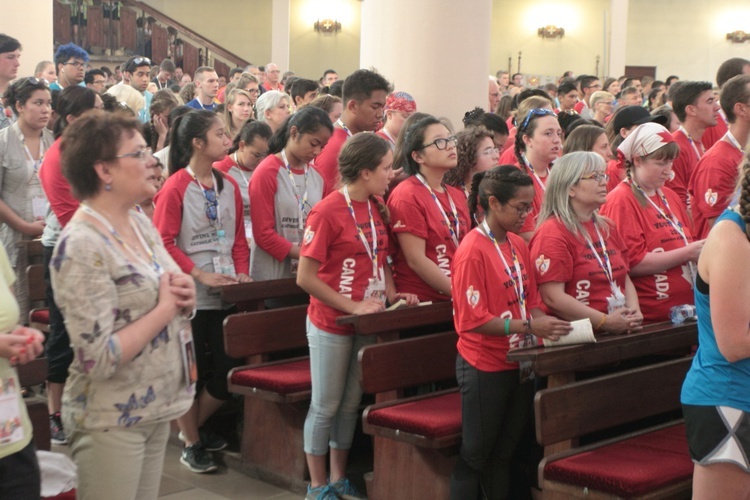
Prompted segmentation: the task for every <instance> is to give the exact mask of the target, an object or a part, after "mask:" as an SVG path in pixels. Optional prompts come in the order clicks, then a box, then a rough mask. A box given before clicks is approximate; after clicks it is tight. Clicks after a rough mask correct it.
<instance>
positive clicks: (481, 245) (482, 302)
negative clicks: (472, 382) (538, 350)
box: [451, 229, 540, 372]
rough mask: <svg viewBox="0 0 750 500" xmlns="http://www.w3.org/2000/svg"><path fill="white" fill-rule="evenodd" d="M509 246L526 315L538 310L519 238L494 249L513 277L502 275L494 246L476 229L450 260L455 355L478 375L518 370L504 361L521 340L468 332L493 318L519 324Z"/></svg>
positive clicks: (511, 237) (533, 282) (509, 238)
mask: <svg viewBox="0 0 750 500" xmlns="http://www.w3.org/2000/svg"><path fill="white" fill-rule="evenodd" d="M508 242H510V243H508ZM510 245H512V246H513V249H514V250H515V251H516V255H517V256H518V261H519V265H520V269H521V279H522V282H523V288H524V291H525V294H526V299H527V301H526V309H527V311H529V310H531V309H533V308H536V307H539V305H540V300H539V294H538V291H537V286H536V280H535V276H534V273H533V272H531V270H530V267H529V266H530V265H532V264H531V262H532V261H531V259H530V257H529V250H528V247H527V246H526V242H524V241H523V239H521V238H520V237H519V236H517V235H515V234H508V235H507V241H506V242H505V243H503V244H500V245H499V246H500V250H501V251H502V252H503V255H504V257H505V260H506V261H507V262H508V263H509V264H510V268H511V274H512V276H513V278H510V277H509V276H508V273H507V271H506V269H505V266H504V265H503V262H502V260H501V259H500V256H499V255H498V254H497V249H496V248H495V245H494V244H493V243H492V241H491V240H490V239H489V238H488V237H487V236H486V235H485V234H484V233H482V232H480V231H479V230H477V229H475V230H473V231H470V232H469V234H467V235H466V237H465V238H464V239H463V241H462V242H461V245H459V247H458V250H457V251H456V255H455V256H454V261H453V275H452V276H451V287H452V289H453V291H454V298H453V310H454V317H453V318H454V324H455V327H456V332H457V333H458V336H459V340H458V344H457V348H458V352H459V353H460V354H461V356H462V357H463V358H464V359H465V360H466V361H467V362H468V363H469V364H470V365H472V366H474V367H475V368H477V369H479V370H483V371H493V372H496V371H502V370H516V369H518V364H517V363H512V362H508V361H507V359H506V356H507V353H508V350H509V349H512V348H514V347H516V346H517V345H518V344H519V343H520V342H521V340H522V339H523V336H521V335H511V336H510V337H506V336H493V335H484V334H480V333H476V332H475V331H474V330H476V329H477V328H478V327H480V326H482V325H484V324H485V323H487V322H488V321H490V320H492V319H494V318H498V317H499V318H503V319H505V318H507V319H521V310H520V306H519V300H518V293H517V291H516V287H515V281H514V279H515V278H517V276H516V271H515V269H514V266H513V264H512V262H513V256H512V253H511V247H510ZM498 283H499V284H501V285H500V286H498Z"/></svg>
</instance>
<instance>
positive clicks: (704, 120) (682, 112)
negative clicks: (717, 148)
mask: <svg viewBox="0 0 750 500" xmlns="http://www.w3.org/2000/svg"><path fill="white" fill-rule="evenodd" d="M672 109H674V112H675V115H677V119H678V120H680V128H679V130H677V132H675V133H674V134H673V136H674V140H675V142H676V143H677V144H678V145H679V146H680V154H679V156H677V158H676V159H675V161H674V163H673V164H672V176H671V177H670V180H669V181H667V184H666V186H667V187H669V188H670V189H672V190H673V191H674V192H675V193H677V194H678V195H679V197H680V200H682V202H683V203H684V204H685V207H686V208H687V209H688V211H689V210H690V198H689V195H688V183H689V182H690V176H691V175H692V174H693V170H695V167H696V165H698V161H699V160H700V159H701V157H702V156H703V155H704V154H705V152H706V150H705V149H704V147H703V143H701V138H702V137H703V133H704V132H705V131H706V129H707V128H708V127H711V126H713V125H716V117H717V116H718V114H719V103H718V102H717V101H716V98H715V97H714V92H713V84H712V83H711V82H689V81H685V82H680V86H679V87H678V88H677V89H676V90H675V92H674V96H673V97H672Z"/></svg>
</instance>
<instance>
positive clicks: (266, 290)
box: [221, 278, 307, 312]
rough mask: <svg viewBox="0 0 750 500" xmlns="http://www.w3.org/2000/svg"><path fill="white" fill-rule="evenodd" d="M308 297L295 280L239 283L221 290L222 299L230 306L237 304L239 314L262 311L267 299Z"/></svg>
mask: <svg viewBox="0 0 750 500" xmlns="http://www.w3.org/2000/svg"><path fill="white" fill-rule="evenodd" d="M306 296H307V292H305V291H304V290H303V289H301V288H300V287H299V286H297V281H296V279H294V278H287V279H281V280H269V281H253V282H251V283H239V284H237V285H229V286H225V287H222V289H221V299H222V300H223V301H224V302H226V303H228V304H235V305H236V307H237V311H239V312H243V311H262V310H264V309H265V301H266V300H267V299H284V298H297V299H301V298H303V297H306Z"/></svg>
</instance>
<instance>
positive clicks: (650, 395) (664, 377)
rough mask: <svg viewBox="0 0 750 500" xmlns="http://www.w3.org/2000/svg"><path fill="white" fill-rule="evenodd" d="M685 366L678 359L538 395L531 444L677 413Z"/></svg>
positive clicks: (688, 361) (688, 362)
mask: <svg viewBox="0 0 750 500" xmlns="http://www.w3.org/2000/svg"><path fill="white" fill-rule="evenodd" d="M691 363H692V357H687V358H680V359H676V360H673V361H667V362H663V363H657V364H654V365H650V366H645V367H642V368H636V369H632V370H625V371H622V372H618V373H613V374H611V375H606V376H603V377H597V378H594V379H591V380H585V381H582V382H575V383H572V384H568V385H564V386H561V387H556V388H552V389H544V390H542V391H539V392H538V393H537V394H536V397H535V398H534V408H535V414H536V415H535V418H536V434H537V436H536V437H537V441H538V442H539V444H541V445H544V446H546V445H550V444H554V443H559V442H561V441H565V440H568V439H572V438H575V437H579V436H583V435H585V434H590V433H592V432H596V431H600V430H603V429H608V428H611V427H615V426H618V425H621V424H625V423H628V422H635V421H637V420H640V419H643V418H646V417H651V416H654V415H660V414H662V413H666V412H669V411H673V410H676V409H679V408H680V389H681V387H682V382H683V381H684V380H685V374H686V373H687V371H688V369H689V368H690V365H691Z"/></svg>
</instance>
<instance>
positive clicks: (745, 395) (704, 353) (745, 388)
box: [655, 210, 750, 412]
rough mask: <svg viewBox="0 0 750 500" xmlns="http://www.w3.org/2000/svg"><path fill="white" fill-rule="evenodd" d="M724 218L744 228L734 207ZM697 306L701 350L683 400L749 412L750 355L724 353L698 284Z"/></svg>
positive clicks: (685, 383) (722, 217) (690, 374)
mask: <svg viewBox="0 0 750 500" xmlns="http://www.w3.org/2000/svg"><path fill="white" fill-rule="evenodd" d="M722 220H731V221H733V222H735V223H736V224H737V225H738V226H739V227H740V228H741V229H742V231H745V222H744V221H743V220H742V217H741V216H740V215H739V214H738V213H736V212H734V211H732V210H725V211H724V213H722V214H721V215H720V216H719V217H718V218H717V219H716V223H718V222H720V221H722ZM709 293H710V290H709ZM695 309H696V313H697V315H698V344H699V345H698V352H696V354H695V358H693V364H692V366H691V367H690V371H688V373H687V376H686V377H685V382H684V383H683V385H682V394H681V396H680V401H682V403H684V404H689V405H698V406H729V407H731V408H736V409H738V410H742V411H747V412H750V358H748V359H742V360H740V361H736V362H734V363H730V362H729V361H728V360H727V359H726V358H725V357H724V356H723V355H722V354H721V352H720V351H719V347H718V345H717V344H716V335H715V334H714V328H713V325H712V324H711V304H710V301H709V295H708V294H704V293H702V292H701V291H699V290H698V287H697V286H696V287H695ZM655 383H658V382H655Z"/></svg>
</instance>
